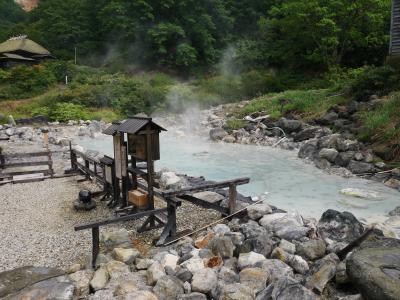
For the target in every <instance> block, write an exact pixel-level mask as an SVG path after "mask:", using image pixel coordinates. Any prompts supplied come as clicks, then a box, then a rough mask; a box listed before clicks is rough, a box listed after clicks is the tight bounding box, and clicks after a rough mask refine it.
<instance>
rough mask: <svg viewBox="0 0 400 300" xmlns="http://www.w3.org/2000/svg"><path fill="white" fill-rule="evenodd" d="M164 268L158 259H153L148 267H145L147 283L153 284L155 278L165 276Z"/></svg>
mask: <svg viewBox="0 0 400 300" xmlns="http://www.w3.org/2000/svg"><path fill="white" fill-rule="evenodd" d="M165 275H166V274H165V271H164V268H163V267H162V266H161V264H160V263H159V262H158V261H155V262H154V263H153V264H152V265H151V266H150V267H149V268H148V269H147V284H148V285H155V284H156V282H157V280H158V279H160V278H161V277H163V276H165Z"/></svg>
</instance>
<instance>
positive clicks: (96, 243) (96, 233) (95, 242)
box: [92, 226, 100, 269]
mask: <svg viewBox="0 0 400 300" xmlns="http://www.w3.org/2000/svg"><path fill="white" fill-rule="evenodd" d="M99 252H100V230H99V227H98V226H97V227H93V228H92V268H93V269H96V260H97V256H98V255H99Z"/></svg>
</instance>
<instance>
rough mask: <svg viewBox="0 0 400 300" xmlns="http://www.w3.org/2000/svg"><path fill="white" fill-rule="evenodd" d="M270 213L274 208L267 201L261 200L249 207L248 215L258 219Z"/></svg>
mask: <svg viewBox="0 0 400 300" xmlns="http://www.w3.org/2000/svg"><path fill="white" fill-rule="evenodd" d="M270 213H272V208H271V207H270V206H269V205H268V203H266V202H260V203H258V204H255V205H252V206H250V207H249V208H247V215H248V216H249V218H250V219H252V220H258V219H259V218H261V217H263V216H264V215H267V214H270Z"/></svg>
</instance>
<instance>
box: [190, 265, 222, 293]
mask: <svg viewBox="0 0 400 300" xmlns="http://www.w3.org/2000/svg"><path fill="white" fill-rule="evenodd" d="M217 281H218V277H217V274H216V273H215V271H214V270H213V269H210V268H206V269H202V270H199V271H197V272H195V273H194V274H193V278H192V291H194V292H200V293H204V294H207V293H209V292H211V290H212V289H214V288H215V286H216V285H217Z"/></svg>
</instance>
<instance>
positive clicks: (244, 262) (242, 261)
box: [238, 251, 266, 270]
mask: <svg viewBox="0 0 400 300" xmlns="http://www.w3.org/2000/svg"><path fill="white" fill-rule="evenodd" d="M265 260H266V258H265V256H264V255H262V254H259V253H256V252H253V251H252V252H249V253H240V255H239V259H238V267H239V269H240V270H242V269H245V268H249V267H254V266H255V265H256V264H257V263H259V262H262V261H265Z"/></svg>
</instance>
